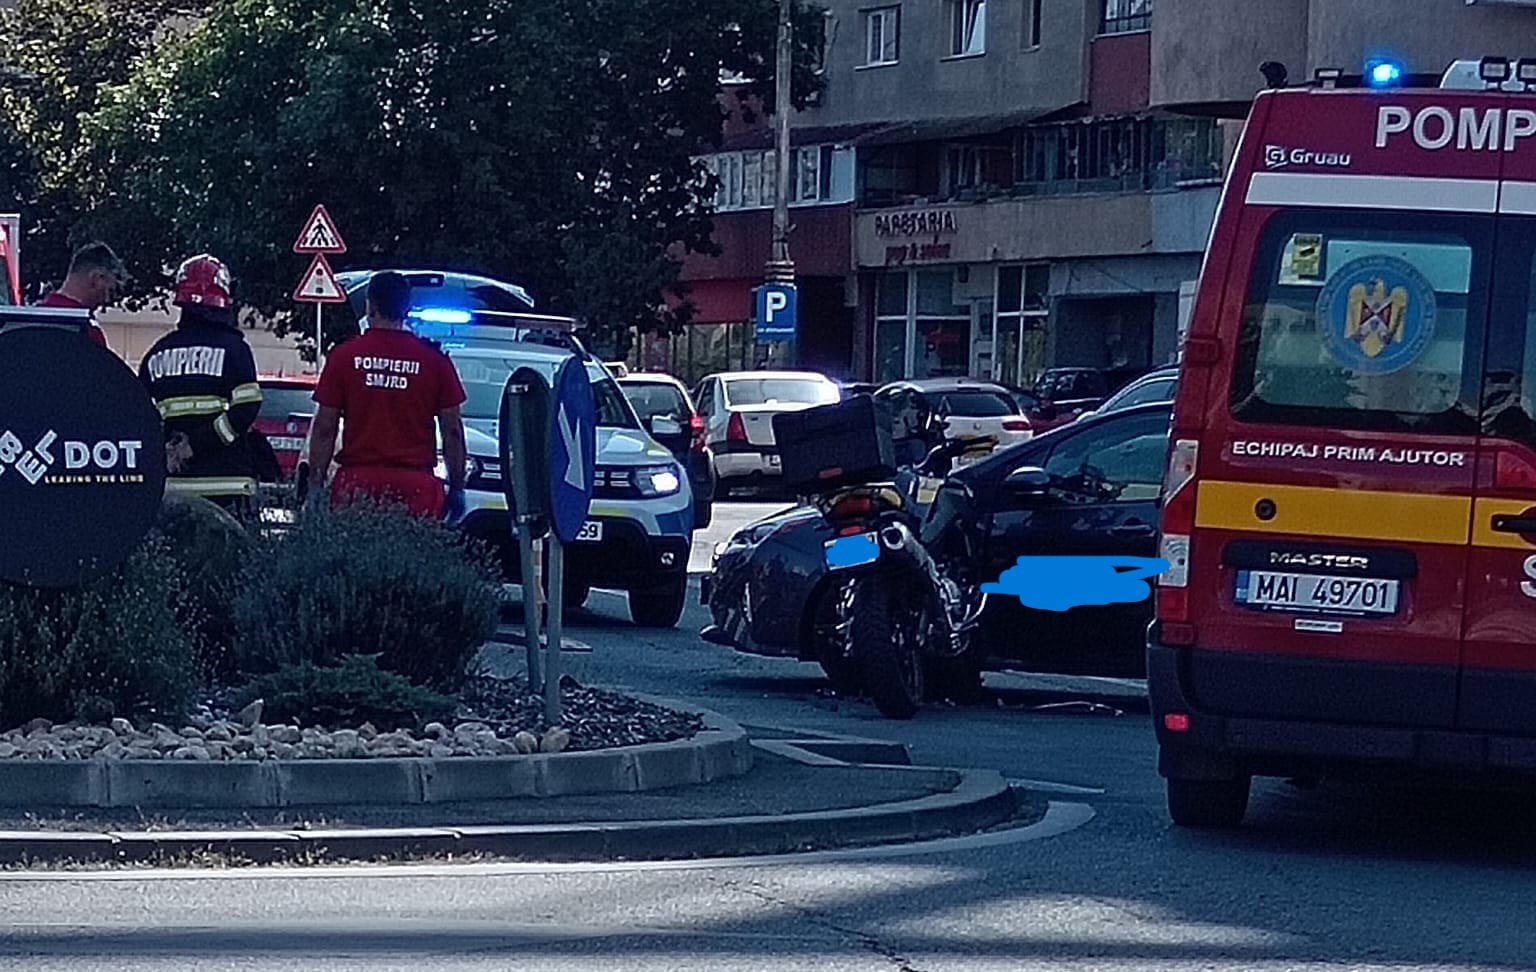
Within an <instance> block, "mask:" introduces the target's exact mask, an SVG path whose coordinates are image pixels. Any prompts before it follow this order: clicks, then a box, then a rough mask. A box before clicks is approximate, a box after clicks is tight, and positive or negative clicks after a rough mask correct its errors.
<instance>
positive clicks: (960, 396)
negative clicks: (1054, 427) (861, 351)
mask: <svg viewBox="0 0 1536 972" xmlns="http://www.w3.org/2000/svg"><path fill="white" fill-rule="evenodd" d="M875 398H876V399H878V400H885V401H887V402H889V403H890V404H891V407H892V408H893V409H895V410H896V412H897V413H898V414H899V413H905V412H908V411H916V412H918V413H920V414H921V413H927V414H932V415H934V416H936V417H937V418H938V419H940V420H941V421H942V422H943V423H944V436H945V438H947V439H958V438H961V437H965V438H976V437H981V436H985V437H986V438H989V439H991V440H993V443H992V445H991V446H989V447H986V448H984V449H982V450H980V451H978V452H975V453H968V454H967V455H966V456H965V457H963V459H962V464H963V463H964V462H967V461H974V460H975V459H979V458H981V457H982V456H985V455H987V454H988V453H989V452H991V451H992V450H993V449H1002V448H1006V447H1008V446H1011V445H1018V444H1019V443H1021V442H1028V441H1029V440H1030V438H1031V437H1032V436H1033V435H1034V431H1033V430H1032V429H1031V427H1030V424H1029V419H1028V418H1026V417H1025V416H1024V415H1023V414H1022V412H1021V410H1020V409H1019V407H1018V404H1017V402H1016V401H1015V400H1014V398H1013V396H1011V395H1009V394H1008V390H1007V389H1006V388H1004V387H1003V386H1002V385H998V384H994V383H992V382H990V381H981V380H979V379H976V378H927V379H922V380H917V381H897V382H892V383H891V384H889V385H886V386H885V387H883V388H881V389H880V390H879V391H878V392H876V393H875Z"/></svg>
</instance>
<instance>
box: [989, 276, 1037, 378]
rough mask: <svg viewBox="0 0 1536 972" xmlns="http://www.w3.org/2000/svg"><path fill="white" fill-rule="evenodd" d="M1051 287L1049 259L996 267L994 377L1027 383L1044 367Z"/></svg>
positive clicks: (993, 346) (993, 345) (992, 376)
mask: <svg viewBox="0 0 1536 972" xmlns="http://www.w3.org/2000/svg"><path fill="white" fill-rule="evenodd" d="M1050 287H1051V265H1050V264H1048V263H1030V264H1025V265H1024V266H1011V267H998V268H997V293H996V305H997V312H996V314H995V315H994V317H993V320H994V322H995V323H994V327H995V331H994V334H995V335H996V336H995V338H994V339H993V342H992V348H993V351H992V373H991V378H992V380H993V381H1001V382H1004V383H1006V384H1010V385H1016V386H1020V387H1028V386H1030V385H1032V384H1034V380H1035V378H1036V377H1038V376H1039V373H1040V371H1041V369H1042V368H1044V366H1045V345H1046V340H1045V337H1046V331H1045V325H1046V318H1047V317H1048V316H1049V314H1050V310H1049V308H1050V295H1049V294H1050Z"/></svg>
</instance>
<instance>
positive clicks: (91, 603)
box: [0, 540, 196, 727]
mask: <svg viewBox="0 0 1536 972" xmlns="http://www.w3.org/2000/svg"><path fill="white" fill-rule="evenodd" d="M185 582H186V579H185V578H184V577H183V575H182V573H181V570H180V568H179V566H178V564H177V561H176V560H175V559H174V558H173V557H171V556H170V554H169V552H168V551H167V550H166V548H165V545H164V543H163V541H155V540H151V541H149V542H147V543H146V544H145V545H144V546H143V547H142V548H141V549H140V550H139V551H137V552H136V553H135V554H134V555H133V556H132V557H131V558H130V559H129V560H128V561H127V562H126V563H125V564H123V566H121V567H119V568H118V569H117V570H116V571H114V572H113V573H112V574H110V575H108V576H107V577H104V578H101V579H99V580H97V581H95V582H93V583H91V584H89V585H87V586H85V587H83V588H78V589H70V590H59V591H45V590H33V589H30V588H24V587H17V586H11V585H0V725H3V726H7V727H9V726H15V725H19V724H21V723H24V722H26V721H27V720H29V719H34V718H38V717H42V718H45V719H50V720H52V721H54V722H66V721H69V720H73V719H81V720H85V721H101V720H105V719H109V718H112V717H115V716H133V715H154V716H155V717H156V718H159V719H162V720H168V719H172V718H177V717H179V716H180V715H181V714H182V713H183V712H184V711H185V709H186V708H187V706H188V705H189V704H190V702H191V700H192V695H193V692H194V690H195V688H196V679H195V677H194V674H193V649H192V640H191V638H190V637H189V636H188V635H187V634H186V632H185V631H184V630H183V629H182V627H181V620H182V619H183V618H185V617H187V616H190V615H191V614H192V613H193V608H192V606H191V605H190V603H189V602H188V600H187V598H186V596H185V593H184V589H185Z"/></svg>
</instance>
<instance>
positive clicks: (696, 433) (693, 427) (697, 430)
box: [688, 412, 709, 452]
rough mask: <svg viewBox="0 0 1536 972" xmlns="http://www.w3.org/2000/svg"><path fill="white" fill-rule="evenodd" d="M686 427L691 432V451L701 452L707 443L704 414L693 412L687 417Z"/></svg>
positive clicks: (707, 431) (707, 433)
mask: <svg viewBox="0 0 1536 972" xmlns="http://www.w3.org/2000/svg"><path fill="white" fill-rule="evenodd" d="M688 428H689V430H690V431H691V432H692V433H693V445H692V449H693V451H694V452H703V451H704V448H705V446H707V445H708V444H709V429H708V427H707V426H705V424H704V416H702V415H700V414H698V413H697V412H695V413H694V414H693V416H692V417H691V418H689V419H688Z"/></svg>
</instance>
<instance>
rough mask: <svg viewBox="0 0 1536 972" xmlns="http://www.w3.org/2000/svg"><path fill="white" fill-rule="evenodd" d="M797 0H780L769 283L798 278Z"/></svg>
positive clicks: (795, 346)
mask: <svg viewBox="0 0 1536 972" xmlns="http://www.w3.org/2000/svg"><path fill="white" fill-rule="evenodd" d="M793 10H794V6H793V0H779V36H778V44H777V65H776V67H775V71H774V88H775V92H774V94H775V97H774V109H773V110H774V119H775V122H776V125H775V132H774V147H773V154H774V161H775V163H776V164H775V167H774V174H775V175H776V176H777V177H778V179H777V183H778V184H777V186H776V190H777V191H776V193H775V194H774V200H773V249H772V251H771V253H770V255H769V258H768V266H767V268H766V271H765V273H764V276H765V278H766V279H767V281H768V282H769V283H783V284H792V283H794V282H795V261H794V260H792V259H790V256H789V192H790V187H791V186H792V185H793V183H792V182H791V181H790V180H791V179H792V178H793V177H794V173H793V172H792V171H791V166H790V158H791V156H790V152H789V113H790V111H791V110H792V109H791V104H790V84H791V77H792V75H793V72H794V53H795V52H794V25H793V20H792V17H791V14H792V13H793ZM798 349H799V340H798V338H797V339H796V340H795V341H793V342H791V343H790V346H789V352H790V353H789V357H790V359H791V360H790V364H791V365H793V364H795V360H794V359H795V358H796V357H798V355H797V352H798Z"/></svg>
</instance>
